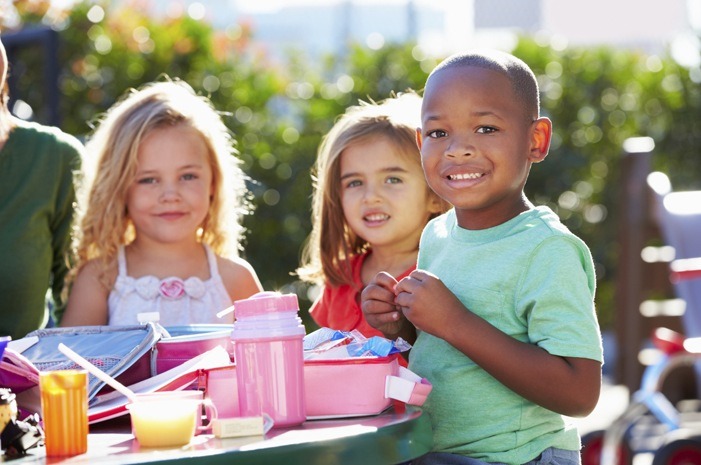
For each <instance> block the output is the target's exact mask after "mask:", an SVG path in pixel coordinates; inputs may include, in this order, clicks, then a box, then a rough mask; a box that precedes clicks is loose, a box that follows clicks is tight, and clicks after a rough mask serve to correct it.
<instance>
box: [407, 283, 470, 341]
mask: <svg viewBox="0 0 701 465" xmlns="http://www.w3.org/2000/svg"><path fill="white" fill-rule="evenodd" d="M395 292H396V293H397V296H396V298H395V302H396V304H397V305H399V306H400V307H401V309H402V312H403V313H404V316H405V317H406V318H407V319H408V320H409V321H411V322H412V323H413V324H414V326H416V328H417V329H420V330H421V331H425V332H427V333H430V334H433V335H434V336H438V337H441V334H442V333H443V332H445V331H446V329H448V328H450V327H451V324H453V323H452V322H454V321H456V320H455V317H459V315H464V314H465V311H466V309H465V306H464V305H463V304H462V302H460V300H458V298H457V297H455V295H454V294H453V293H452V292H451V291H450V290H449V289H448V288H447V287H446V286H445V284H443V282H442V281H441V280H440V279H439V278H438V277H437V276H435V275H433V274H431V273H429V272H428V271H424V270H414V271H412V272H411V274H410V275H409V276H407V277H405V278H404V279H402V280H401V281H399V283H398V284H397V286H396V287H395Z"/></svg>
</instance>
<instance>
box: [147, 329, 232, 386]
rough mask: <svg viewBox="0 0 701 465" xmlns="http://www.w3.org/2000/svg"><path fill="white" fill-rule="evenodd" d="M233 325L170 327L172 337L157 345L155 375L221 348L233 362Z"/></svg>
mask: <svg viewBox="0 0 701 465" xmlns="http://www.w3.org/2000/svg"><path fill="white" fill-rule="evenodd" d="M232 327H233V325H227V324H221V325H215V324H212V325H204V324H201V325H200V324H193V325H186V326H169V327H166V330H167V331H168V333H169V334H170V337H162V338H161V339H160V340H159V341H158V342H157V343H156V349H155V353H154V357H152V360H155V372H154V373H155V374H159V373H163V372H164V371H167V370H170V369H171V368H174V367H176V366H178V365H182V364H183V363H185V362H187V361H188V360H190V359H192V358H194V357H196V356H198V355H200V354H203V353H205V352H207V351H208V350H212V349H214V348H215V347H216V346H221V347H223V348H224V349H226V351H227V353H228V354H229V357H230V358H231V360H232V361H233V359H234V350H233V343H232V342H231V328H232Z"/></svg>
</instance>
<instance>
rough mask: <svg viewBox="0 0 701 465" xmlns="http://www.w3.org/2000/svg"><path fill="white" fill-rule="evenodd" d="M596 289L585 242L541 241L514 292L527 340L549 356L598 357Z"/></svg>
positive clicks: (563, 238)
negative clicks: (515, 292)
mask: <svg viewBox="0 0 701 465" xmlns="http://www.w3.org/2000/svg"><path fill="white" fill-rule="evenodd" d="M595 289H596V278H595V274H594V265H593V262H592V258H591V253H590V252H589V249H588V248H587V247H586V245H585V244H584V243H583V242H581V241H580V240H579V239H577V238H572V237H566V236H556V237H551V238H548V239H546V240H544V241H543V242H542V243H541V244H539V245H538V247H536V249H535V250H534V252H533V254H532V255H531V259H530V261H529V263H528V265H527V267H526V269H525V272H524V274H523V279H522V280H521V285H520V286H519V291H518V293H517V299H518V302H517V305H516V306H517V309H519V310H518V311H519V312H521V318H523V319H524V320H525V321H526V322H527V326H528V337H529V340H530V342H531V343H533V344H536V345H538V346H540V347H542V348H543V349H545V350H547V351H548V352H550V353H551V354H553V355H559V356H563V357H578V358H588V359H593V360H597V361H599V362H602V361H603V350H602V343H601V331H600V328H599V324H598V321H597V316H596V310H595V306H594V294H595Z"/></svg>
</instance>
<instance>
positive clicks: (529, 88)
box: [427, 50, 540, 119]
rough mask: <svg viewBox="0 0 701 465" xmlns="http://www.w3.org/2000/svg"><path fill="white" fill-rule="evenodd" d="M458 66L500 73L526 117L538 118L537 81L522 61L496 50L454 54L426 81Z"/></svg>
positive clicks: (432, 72)
mask: <svg viewBox="0 0 701 465" xmlns="http://www.w3.org/2000/svg"><path fill="white" fill-rule="evenodd" d="M460 66H474V67H477V68H484V69H489V70H492V71H496V72H498V73H502V74H503V75H504V76H506V77H507V78H508V79H509V81H510V82H511V85H512V88H513V90H514V94H516V96H517V97H518V98H519V99H520V100H521V102H522V103H523V109H524V111H525V113H526V115H527V116H528V117H530V118H533V119H535V118H537V117H538V116H540V93H539V90H538V81H537V80H536V77H535V74H533V71H532V70H531V68H530V67H529V66H528V65H527V64H526V63H524V62H523V61H522V60H520V59H518V58H516V57H515V56H513V55H511V54H509V53H505V52H500V51H497V50H489V51H470V52H462V53H456V54H455V55H451V56H449V57H448V58H446V59H445V60H443V61H442V62H441V63H439V64H438V66H436V67H435V68H434V69H433V71H431V74H430V75H429V77H428V81H430V79H431V76H433V75H434V74H435V73H437V72H438V71H441V70H443V69H447V68H455V67H460ZM428 81H427V83H428Z"/></svg>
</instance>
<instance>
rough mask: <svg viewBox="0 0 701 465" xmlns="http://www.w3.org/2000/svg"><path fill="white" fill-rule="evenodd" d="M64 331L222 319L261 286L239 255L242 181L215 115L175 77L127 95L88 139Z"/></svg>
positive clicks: (244, 210)
mask: <svg viewBox="0 0 701 465" xmlns="http://www.w3.org/2000/svg"><path fill="white" fill-rule="evenodd" d="M86 148H87V151H88V154H89V156H88V160H87V161H88V162H91V161H92V162H94V163H93V164H92V166H90V165H88V167H87V168H86V178H85V179H84V181H83V189H82V192H80V198H79V199H80V201H81V204H80V211H79V215H80V216H79V220H80V222H79V228H78V229H77V231H76V234H75V268H74V270H73V278H74V279H73V281H72V287H71V290H70V295H69V300H68V306H67V309H66V313H65V315H64V317H63V319H62V321H61V325H62V326H75V325H104V324H110V325H123V324H136V323H137V315H138V314H139V313H143V312H159V313H160V321H161V323H162V324H165V325H180V324H191V323H225V322H230V321H231V319H232V318H233V316H232V315H231V314H229V315H228V316H227V320H225V321H222V320H219V319H218V318H217V317H216V313H217V312H219V311H221V310H223V309H224V308H226V307H228V306H230V305H231V303H232V301H234V300H238V299H244V298H247V297H249V296H251V295H252V294H254V293H256V292H258V291H260V290H262V288H261V285H260V282H259V280H258V277H257V275H256V273H255V271H254V270H253V268H252V267H251V266H250V265H249V264H248V263H247V262H246V261H245V260H243V259H241V258H240V257H238V252H239V250H240V241H241V237H242V234H243V227H242V225H241V219H242V215H244V214H247V213H249V208H250V207H249V203H248V201H247V190H246V186H245V175H244V173H243V172H242V171H241V169H240V167H239V166H238V165H239V160H238V159H237V158H236V156H235V155H236V152H235V150H234V148H233V140H232V138H231V136H230V134H229V132H228V130H227V128H226V126H225V125H224V123H223V121H222V119H221V117H220V115H219V113H218V112H217V111H216V110H215V109H214V108H213V107H212V105H211V103H210V102H209V101H208V100H207V99H206V98H204V97H201V96H198V95H196V94H195V92H194V91H193V89H192V88H191V87H190V86H189V85H187V84H186V83H184V82H182V81H177V80H176V81H170V80H168V81H164V82H153V83H149V84H147V85H145V86H144V87H142V88H141V89H139V90H132V91H130V92H128V93H127V94H126V95H125V96H124V97H123V98H122V99H121V100H120V101H119V102H117V103H116V104H115V105H114V106H113V107H112V108H111V109H110V110H108V111H107V113H106V115H105V116H104V118H103V119H102V120H101V121H100V124H99V126H98V127H97V129H96V130H95V132H94V134H93V136H92V137H91V138H90V140H89V141H88V143H87V146H86Z"/></svg>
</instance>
